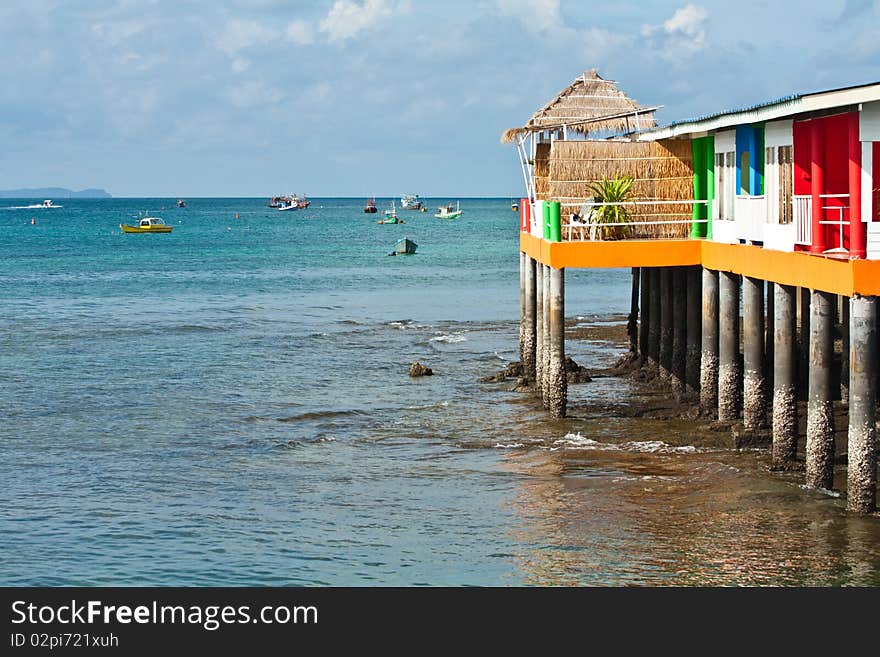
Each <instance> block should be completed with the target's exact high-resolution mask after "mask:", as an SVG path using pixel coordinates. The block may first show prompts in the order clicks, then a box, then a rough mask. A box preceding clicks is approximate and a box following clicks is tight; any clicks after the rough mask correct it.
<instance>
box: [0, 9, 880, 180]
mask: <svg viewBox="0 0 880 657" xmlns="http://www.w3.org/2000/svg"><path fill="white" fill-rule="evenodd" d="M590 68H598V69H599V72H600V74H601V75H602V76H603V77H605V78H609V79H613V80H617V81H618V82H619V86H620V88H621V89H622V90H623V91H625V92H626V93H627V94H629V95H630V96H632V97H633V98H635V99H636V100H637V101H638V102H639V103H641V104H643V105H663V109H662V110H661V111H660V112H659V113H658V120H659V121H660V122H661V123H668V122H670V121H673V120H678V119H683V118H687V117H691V116H697V115H701V114H707V113H711V112H715V111H719V110H723V109H730V108H734V107H739V106H743V105H748V104H753V103H756V102H761V101H765V100H771V99H774V98H778V97H781V96H785V95H788V94H791V93H798V92H807V91H815V90H821V89H827V88H834V87H839V86H846V85H850V84H858V83H863V82H873V81H877V80H880V0H837V1H834V0H823V1H819V2H817V1H813V0H806V1H792V0H780V1H769V0H767V1H762V0H738V1H737V2H735V3H733V2H729V1H728V2H699V1H694V2H687V1H686V0H685V1H682V0H677V1H676V0H673V1H666V0H660V1H656V2H644V1H635V0H633V1H630V0H614V1H613V2H607V1H605V2H592V1H584V0H581V1H576V0H476V1H473V2H465V1H458V0H450V1H446V2H436V1H429V0H314V1H306V2H301V1H291V0H167V1H166V0H88V1H77V0H66V1H62V0H2V2H0V189H14V188H20V187H45V186H62V187H68V188H71V189H82V188H88V187H98V188H104V189H106V190H107V191H109V192H110V193H111V194H113V195H114V196H135V197H139V196H168V197H179V196H184V197H199V196H258V197H259V196H269V195H272V194H279V193H286V192H298V193H301V194H302V193H305V194H308V195H309V196H369V195H376V196H390V195H398V194H401V193H404V192H406V193H416V194H420V195H422V196H452V197H466V196H519V195H520V194H521V192H522V176H521V173H520V170H519V164H518V160H517V159H516V155H515V149H514V148H513V146H511V145H504V144H501V143H500V135H501V133H502V132H503V131H504V130H505V129H506V128H510V127H515V126H519V125H523V124H524V123H525V122H526V121H527V120H528V118H529V117H530V116H531V114H532V113H534V112H535V110H537V109H538V108H539V107H541V106H542V105H543V104H544V103H546V102H547V101H548V100H550V99H551V98H553V97H554V96H555V95H556V94H557V93H558V92H559V91H560V90H562V89H563V88H565V87H566V86H567V85H568V84H569V83H570V82H571V81H572V80H573V79H575V78H576V77H578V76H579V75H580V74H581V72H582V71H584V70H585V69H590Z"/></svg>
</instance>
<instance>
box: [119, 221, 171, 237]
mask: <svg viewBox="0 0 880 657" xmlns="http://www.w3.org/2000/svg"><path fill="white" fill-rule="evenodd" d="M119 227H120V228H121V229H122V232H123V233H170V232H171V231H172V229H173V228H172V226H166V225H165V222H164V221H162V220H161V219H160V218H159V217H141V218H140V220H139V221H138V225H137V226H130V225H129V224H119Z"/></svg>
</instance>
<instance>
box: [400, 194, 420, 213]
mask: <svg viewBox="0 0 880 657" xmlns="http://www.w3.org/2000/svg"><path fill="white" fill-rule="evenodd" d="M400 207H401V208H403V209H404V210H420V209H421V207H422V202H421V201H420V200H419V195H418V194H404V195H403V196H401V197H400Z"/></svg>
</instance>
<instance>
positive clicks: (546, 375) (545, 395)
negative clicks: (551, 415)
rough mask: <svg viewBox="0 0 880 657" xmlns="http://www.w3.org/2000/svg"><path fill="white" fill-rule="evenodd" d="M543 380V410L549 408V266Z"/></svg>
mask: <svg viewBox="0 0 880 657" xmlns="http://www.w3.org/2000/svg"><path fill="white" fill-rule="evenodd" d="M543 283H544V326H543V331H544V364H543V367H544V379H543V382H542V383H543V385H542V386H541V399H542V401H543V402H544V408H550V349H551V345H550V265H544V279H543Z"/></svg>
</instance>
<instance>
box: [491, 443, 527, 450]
mask: <svg viewBox="0 0 880 657" xmlns="http://www.w3.org/2000/svg"><path fill="white" fill-rule="evenodd" d="M523 447H525V444H524V443H510V444H507V445H505V444H503V443H498V444H496V445H495V449H521V448H523Z"/></svg>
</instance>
